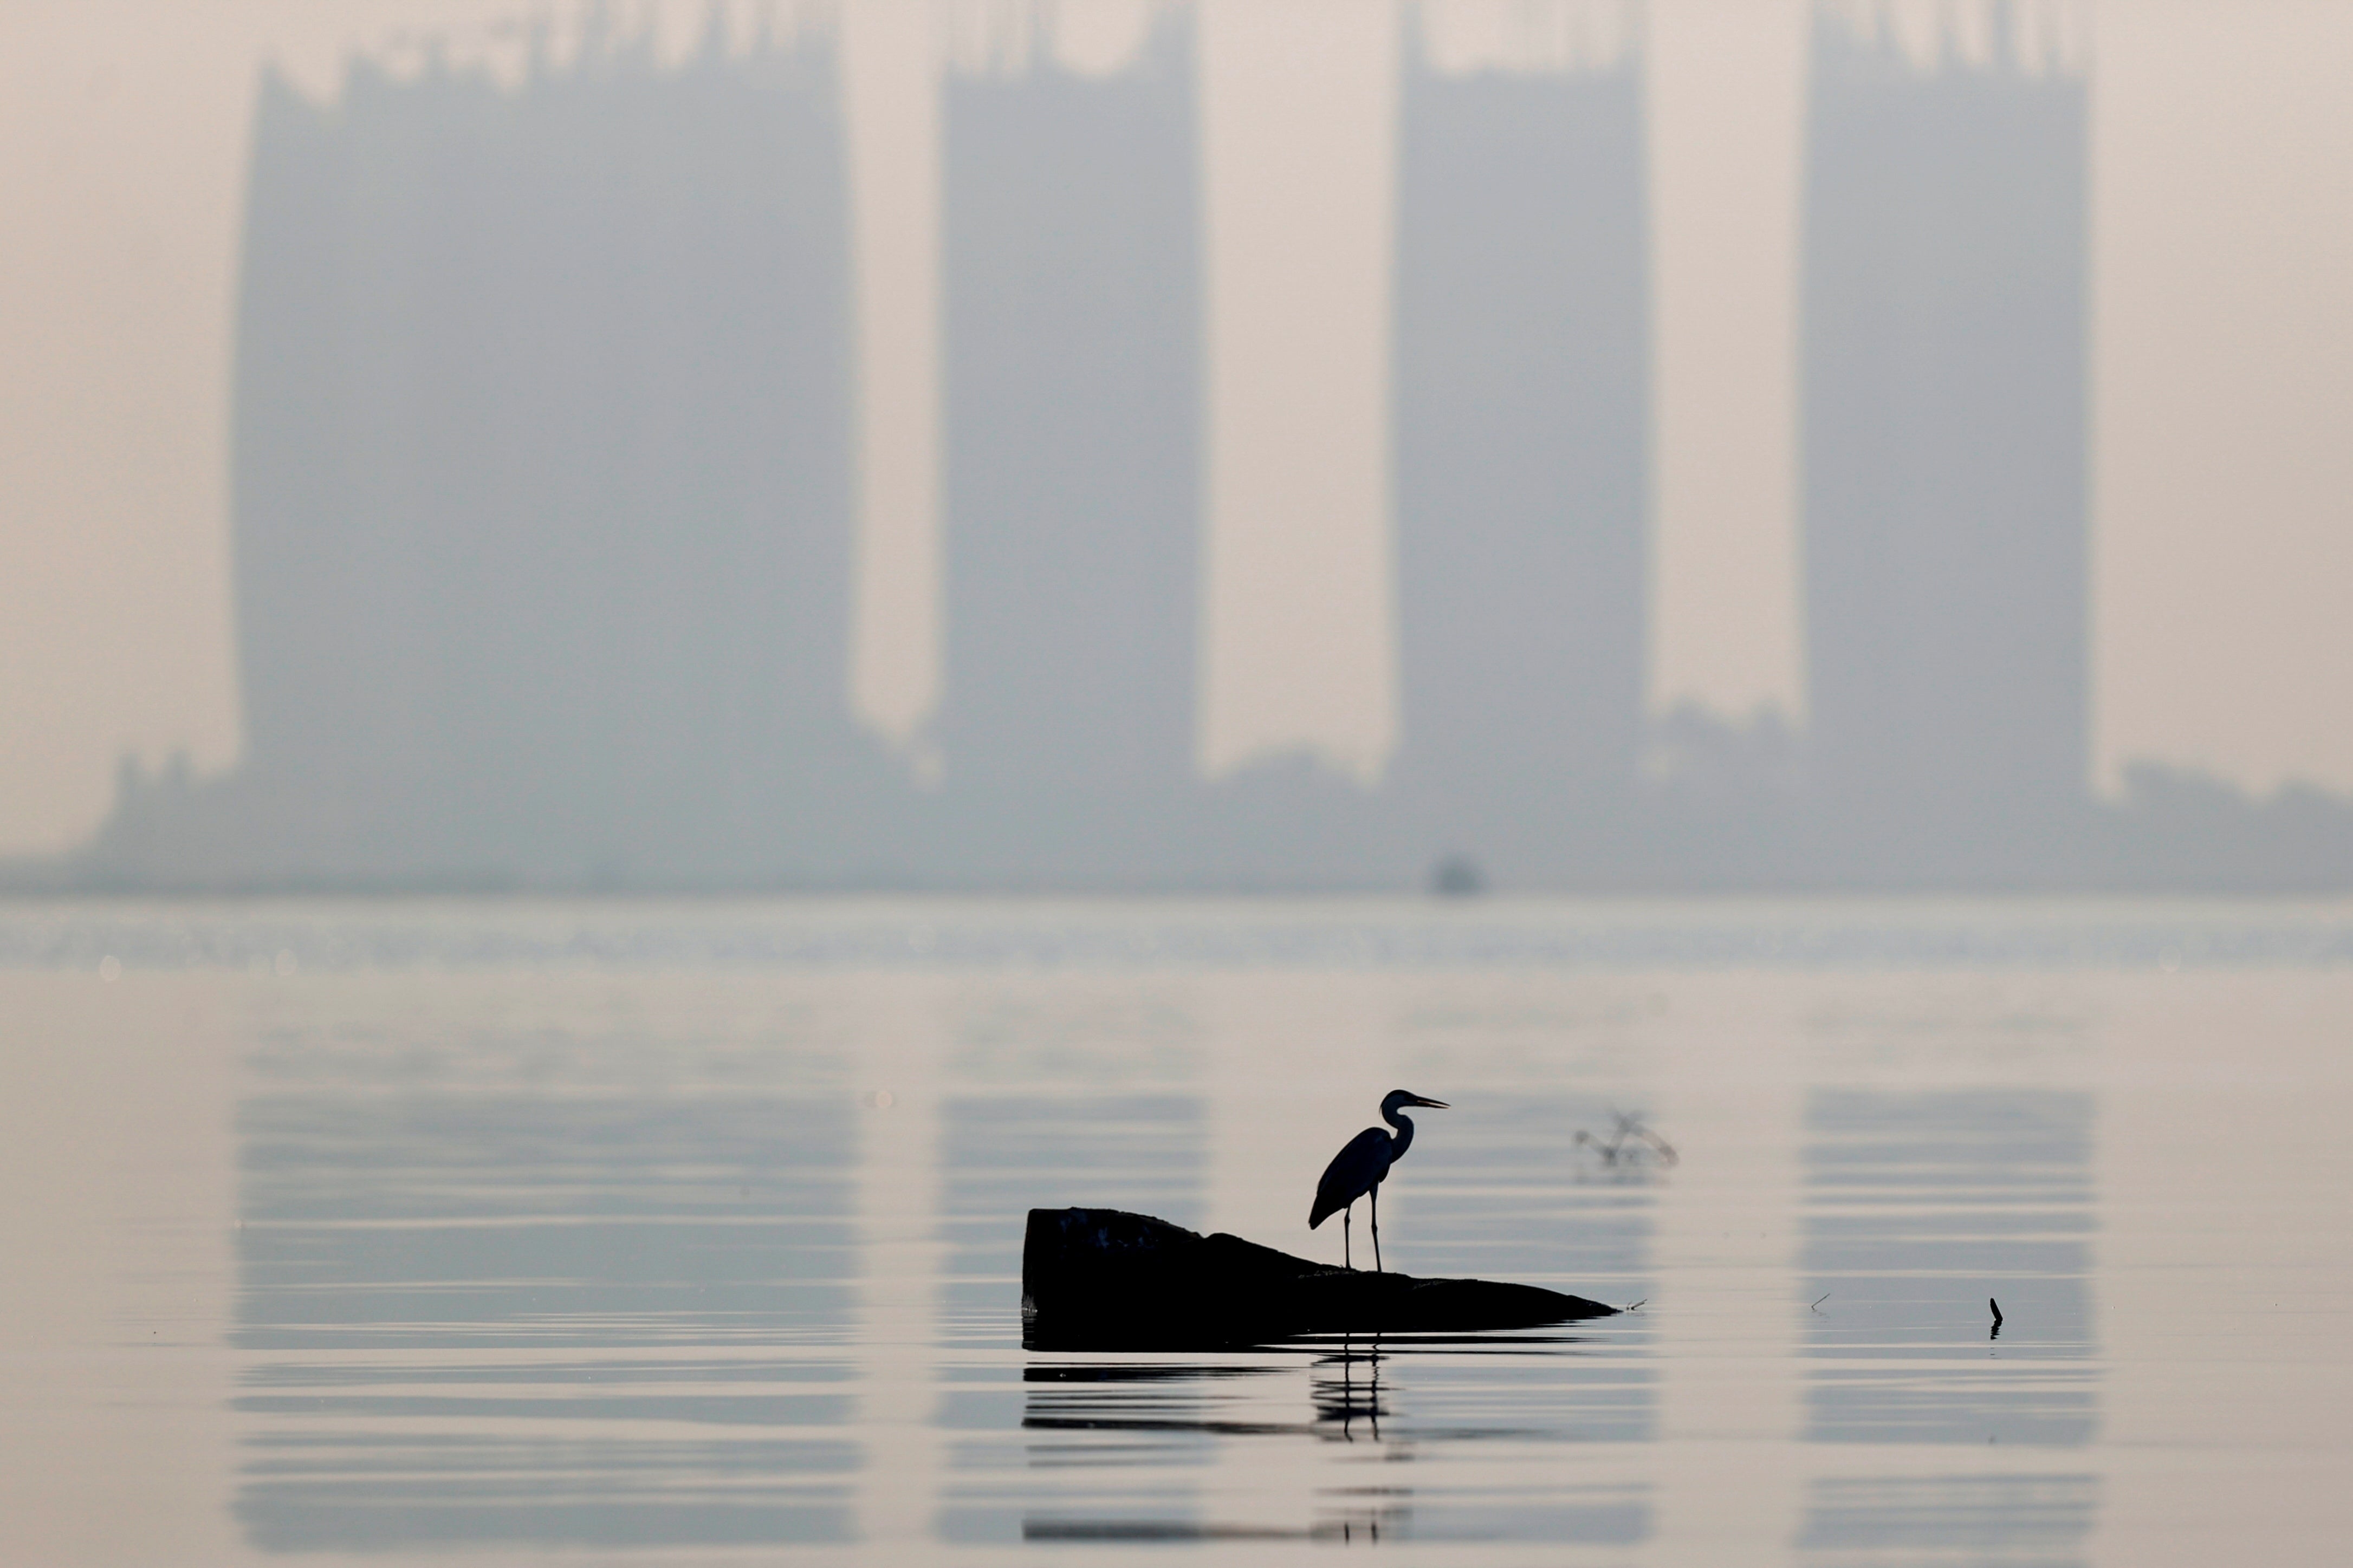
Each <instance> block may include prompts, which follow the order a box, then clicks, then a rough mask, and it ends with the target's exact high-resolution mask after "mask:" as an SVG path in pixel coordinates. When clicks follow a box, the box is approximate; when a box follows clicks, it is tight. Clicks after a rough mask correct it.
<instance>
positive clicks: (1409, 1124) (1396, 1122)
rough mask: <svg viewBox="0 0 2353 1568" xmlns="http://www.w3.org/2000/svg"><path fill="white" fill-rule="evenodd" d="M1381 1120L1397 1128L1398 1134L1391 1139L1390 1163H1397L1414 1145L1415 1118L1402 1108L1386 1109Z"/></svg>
mask: <svg viewBox="0 0 2353 1568" xmlns="http://www.w3.org/2000/svg"><path fill="white" fill-rule="evenodd" d="M1381 1120H1382V1121H1386V1122H1388V1124H1389V1125H1390V1126H1392V1127H1394V1128H1396V1129H1397V1136H1396V1137H1394V1138H1392V1139H1390V1140H1389V1163H1391V1164H1395V1163H1397V1162H1398V1161H1399V1160H1402V1159H1404V1158H1405V1152H1406V1151H1407V1150H1408V1149H1410V1148H1412V1147H1413V1118H1412V1117H1410V1116H1408V1115H1407V1114H1406V1113H1405V1112H1404V1111H1402V1110H1384V1111H1382V1112H1381Z"/></svg>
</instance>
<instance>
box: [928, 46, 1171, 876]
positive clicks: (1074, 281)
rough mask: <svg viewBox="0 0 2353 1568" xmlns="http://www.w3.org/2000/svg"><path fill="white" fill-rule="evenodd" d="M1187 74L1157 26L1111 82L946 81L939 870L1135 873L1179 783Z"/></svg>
mask: <svg viewBox="0 0 2353 1568" xmlns="http://www.w3.org/2000/svg"><path fill="white" fill-rule="evenodd" d="M1193 57H1194V51H1193V33H1192V24H1191V19H1190V16H1189V15H1187V14H1185V13H1182V12H1166V13H1163V14H1162V15H1161V16H1160V17H1159V18H1157V19H1156V20H1155V24H1154V26H1153V29H1152V31H1151V34H1150V36H1149V37H1148V38H1147V39H1146V40H1145V43H1144V45H1143V46H1142V48H1141V52H1140V54H1139V55H1138V57H1137V58H1135V59H1134V61H1133V62H1132V63H1131V64H1129V65H1127V66H1126V67H1124V68H1122V69H1119V70H1117V71H1115V72H1113V73H1110V74H1107V75H1103V76H1095V77H1090V76H1082V75H1079V74H1077V73H1075V72H1073V71H1071V70H1069V69H1067V68H1064V67H1063V66H1061V65H1060V64H1059V63H1057V62H1055V61H1054V60H1052V59H1051V58H1048V57H1047V56H1046V54H1045V52H1044V51H1043V50H1042V49H1041V50H1040V51H1039V58H1034V59H1027V60H1013V61H1005V60H997V61H993V62H990V64H989V65H988V66H987V68H975V69H969V70H964V71H958V72H955V73H952V74H951V76H950V78H949V79H948V81H947V83H946V86H945V89H944V90H945V92H946V113H945V145H944V157H945V163H944V186H945V195H944V238H943V245H944V256H943V273H944V279H945V291H946V292H945V297H946V325H945V336H946V342H945V359H944V374H945V405H946V431H945V437H946V441H945V451H946V468H945V487H944V488H945V498H946V499H945V510H946V518H945V540H946V559H947V573H946V578H947V590H946V605H945V617H946V624H945V627H944V650H945V661H944V662H945V687H944V694H943V700H942V705H941V717H940V721H939V742H940V752H941V759H942V763H943V773H944V790H945V794H946V797H947V800H948V802H949V803H950V805H951V808H952V813H953V815H954V816H955V818H956V820H957V821H958V823H959V824H960V826H961V829H962V831H961V832H960V834H959V839H960V842H961V845H962V849H961V851H960V853H963V854H965V855H967V856H974V857H979V858H984V859H985V858H987V857H989V856H997V857H999V858H1004V860H1005V862H1006V864H1007V866H1008V867H1009V868H1011V869H1012V872H1013V874H1016V875H1021V874H1043V875H1051V874H1054V872H1055V871H1056V870H1057V869H1069V868H1077V869H1081V870H1084V871H1088V872H1091V873H1092V872H1103V871H1110V870H1113V869H1114V868H1119V867H1123V866H1124V867H1131V868H1132V867H1134V865H1136V864H1137V863H1138V861H1137V859H1136V858H1137V857H1138V856H1145V857H1150V856H1152V855H1155V854H1157V853H1159V852H1160V850H1159V849H1158V848H1157V847H1156V841H1157V840H1160V839H1162V838H1164V837H1166V832H1167V826H1168V820H1169V819H1168V817H1167V816H1166V813H1169V812H1170V811H1172V810H1173V809H1175V808H1176V807H1177V806H1178V805H1180V804H1181V803H1182V801H1183V800H1184V799H1185V798H1186V797H1187V795H1188V793H1189V791H1190V789H1191V785H1192V778H1193V771H1194V770H1193V755H1194V746H1195V721H1194V708H1195V698H1194V693H1195V648H1196V645H1197V642H1198V635H1197V623H1198V609H1197V604H1198V575H1199V570H1200V568H1199V534H1200V508H1199V501H1198V488H1199V480H1198V474H1199V468H1200V436H1199V431H1200V426H1201V416H1200V407H1199V404H1200V396H1201V391H1200V388H1201V375H1200V338H1201V298H1200V263H1199V253H1200V237H1199V216H1198V215H1199V194H1198V193H1199V185H1200V171H1199V163H1198V158H1199V153H1198V135H1197V132H1196V125H1195V112H1194V97H1195V81H1194V71H1193ZM1155 814H1162V815H1160V816H1157V817H1156V818H1155Z"/></svg>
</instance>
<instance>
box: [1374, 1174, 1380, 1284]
mask: <svg viewBox="0 0 2353 1568" xmlns="http://www.w3.org/2000/svg"><path fill="white" fill-rule="evenodd" d="M1380 1271H1381V1184H1379V1183H1378V1182H1375V1183H1374V1184H1373V1272H1374V1273H1376V1274H1378V1273H1379V1272H1380Z"/></svg>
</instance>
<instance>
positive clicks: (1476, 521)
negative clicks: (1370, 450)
mask: <svg viewBox="0 0 2353 1568" xmlns="http://www.w3.org/2000/svg"><path fill="white" fill-rule="evenodd" d="M1640 81H1641V79H1640V77H1639V74H1638V72H1637V69H1636V66H1635V62H1634V61H1633V60H1632V59H1631V58H1630V57H1623V56H1621V57H1620V58H1617V59H1614V60H1609V61H1603V62H1599V63H1587V64H1577V63H1570V62H1550V63H1545V64H1540V65H1535V66H1533V67H1522V68H1512V69H1487V70H1480V71H1475V72H1469V73H1465V74H1459V75H1452V74H1440V70H1439V68H1437V67H1436V66H1435V65H1433V64H1432V62H1431V59H1430V51H1429V50H1428V48H1427V47H1417V44H1416V42H1414V41H1410V40H1409V45H1408V55H1407V67H1406V77H1405V83H1404V97H1403V108H1402V121H1401V124H1400V128H1399V135H1400V144H1399V153H1398V247H1397V284H1396V288H1397V337H1396V361H1395V376H1396V390H1395V407H1396V426H1395V432H1396V434H1395V462H1396V491H1395V495H1396V501H1395V505H1396V509H1397V548H1398V661H1399V690H1400V695H1401V699H1402V701H1401V713H1400V720H1401V740H1400V746H1399V750H1398V758H1397V762H1396V764H1395V768H1394V772H1393V774H1392V778H1393V780H1394V788H1395V790H1396V792H1397V795H1398V801H1399V805H1400V809H1401V810H1402V811H1403V813H1404V814H1405V816H1406V819H1407V820H1408V821H1409V823H1410V824H1411V825H1412V826H1411V828H1410V831H1412V832H1415V833H1418V834H1420V835H1422V836H1424V837H1425V838H1426V839H1427V842H1426V843H1425V844H1424V845H1423V847H1422V852H1423V853H1425V854H1433V853H1438V852H1442V851H1445V850H1448V849H1457V850H1462V851H1467V852H1469V853H1471V854H1472V855H1474V856H1477V857H1478V858H1481V859H1482V860H1483V861H1487V862H1488V863H1489V865H1490V868H1491V869H1495V870H1498V871H1502V872H1504V873H1505V874H1506V875H1509V874H1510V873H1511V871H1512V869H1513V868H1515V867H1529V868H1534V866H1535V865H1537V864H1542V863H1545V862H1546V861H1547V860H1550V859H1552V858H1556V857H1558V856H1559V855H1560V854H1562V853H1563V852H1564V851H1567V852H1570V853H1574V852H1575V848H1574V843H1573V841H1574V840H1575V839H1576V838H1577V837H1578V836H1579V835H1580V834H1582V833H1584V832H1585V831H1587V830H1588V829H1590V828H1593V827H1595V826H1599V824H1601V823H1602V822H1605V821H1607V820H1609V819H1611V818H1613V817H1614V816H1616V815H1617V813H1618V812H1619V811H1620V808H1621V807H1622V805H1623V804H1624V803H1625V801H1626V799H1627V798H1628V796H1629V795H1630V792H1631V789H1632V785H1633V783H1634V779H1635V770H1636V766H1637V763H1638V760H1639V747H1640V743H1641V723H1642V666H1643V658H1644V648H1643V635H1644V625H1645V616H1644V519H1645V509H1646V504H1647V490H1648V462H1649V454H1648V445H1649V443H1648V432H1649V407H1648V405H1649V360H1650V323H1649V245H1648V236H1647V221H1646V213H1647V208H1646V203H1645V200H1644V195H1643V183H1644V157H1643V136H1642V101H1641V85H1640Z"/></svg>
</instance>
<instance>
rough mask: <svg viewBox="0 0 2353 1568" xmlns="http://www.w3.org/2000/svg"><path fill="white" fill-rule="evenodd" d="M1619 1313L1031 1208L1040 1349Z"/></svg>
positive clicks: (1237, 1240) (1032, 1339) (1025, 1291)
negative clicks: (1334, 1266)
mask: <svg viewBox="0 0 2353 1568" xmlns="http://www.w3.org/2000/svg"><path fill="white" fill-rule="evenodd" d="M1616 1311H1617V1309H1616V1308H1615V1307H1605V1306H1603V1305H1602V1304H1601V1303H1600V1302H1599V1301H1588V1300H1586V1299H1585V1298H1584V1297H1582V1296H1564V1295H1562V1294H1561V1293H1560V1292H1559V1291H1557V1290H1545V1289H1538V1288H1537V1287H1535V1286H1534V1285H1507V1284H1500V1283H1497V1282H1495V1281H1493V1280H1488V1279H1415V1278H1413V1277H1412V1276H1411V1275H1409V1274H1376V1273H1374V1272H1372V1271H1371V1270H1369V1269H1361V1268H1359V1269H1345V1268H1331V1267H1329V1266H1328V1265H1325V1264H1322V1263H1311V1262H1309V1261H1308V1260H1307V1259H1306V1258H1293V1257H1292V1256H1291V1255H1290V1254H1289V1253H1287V1252H1277V1251H1276V1250H1274V1248H1272V1247H1261V1246H1259V1245H1258V1244H1257V1243H1255V1242H1250V1241H1244V1240H1242V1239H1241V1237H1238V1236H1228V1235H1225V1234H1224V1233H1223V1232H1220V1233H1219V1234H1218V1235H1215V1236H1203V1235H1201V1234H1199V1233H1198V1231H1190V1230H1187V1229H1185V1228H1184V1227H1183V1226H1174V1225H1170V1224H1169V1223H1168V1222H1167V1221H1166V1220H1165V1219H1154V1218H1153V1217H1152V1216H1151V1215H1140V1214H1127V1213H1124V1212H1123V1211H1121V1210H1119V1209H1031V1210H1030V1211H1029V1236H1028V1238H1027V1239H1026V1240H1025V1241H1024V1242H1023V1244H1022V1247H1021V1342H1022V1343H1023V1344H1024V1345H1026V1346H1028V1347H1029V1348H1030V1349H1032V1350H1055V1349H1063V1350H1146V1349H1153V1348H1165V1349H1178V1348H1190V1349H1201V1348H1207V1347H1210V1346H1215V1345H1239V1344H1261V1343H1264V1342H1267V1341H1270V1340H1281V1339H1289V1338H1293V1337H1295V1336H1297V1335H1301V1334H1343V1333H1367V1334H1369V1333H1469V1332H1475V1331H1480V1330H1485V1329H1532V1328H1538V1327H1542V1326H1544V1325H1546V1324H1550V1323H1565V1322H1570V1321H1575V1320H1577V1319H1579V1318H1602V1317H1608V1316H1609V1315H1611V1314H1612V1313H1614V1312H1616Z"/></svg>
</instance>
